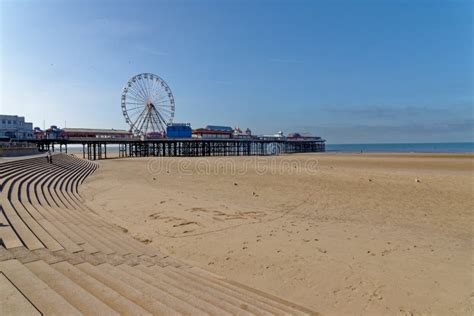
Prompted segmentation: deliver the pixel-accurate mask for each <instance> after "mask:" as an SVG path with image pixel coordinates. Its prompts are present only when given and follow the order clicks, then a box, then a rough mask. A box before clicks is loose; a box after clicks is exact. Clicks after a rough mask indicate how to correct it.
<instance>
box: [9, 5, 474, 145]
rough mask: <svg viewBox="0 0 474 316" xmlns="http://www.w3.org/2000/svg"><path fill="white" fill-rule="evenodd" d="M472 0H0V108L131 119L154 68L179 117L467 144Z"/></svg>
mask: <svg viewBox="0 0 474 316" xmlns="http://www.w3.org/2000/svg"><path fill="white" fill-rule="evenodd" d="M473 10H474V6H473V2H472V1H434V0H433V1H416V0H410V1H408V0H407V1H401V0H391V1H390V0H389V1H382V0H381V1H357V0H352V1H338V0H336V1H316V0H315V1H243V0H242V1H237V0H235V1H230V0H223V1H204V0H199V1H198V0H192V1H191V0H188V1H66V0H63V1H50V0H45V1H39V0H38V1H20V0H18V1H5V0H1V1H0V19H1V22H0V36H1V43H0V44H1V51H0V53H1V55H0V57H1V62H0V67H1V77H0V89H1V90H0V94H1V99H0V102H1V103H0V107H1V108H0V113H2V114H18V115H23V116H26V118H27V120H29V121H32V122H33V123H34V125H35V126H40V127H42V126H43V121H45V122H46V126H49V125H51V124H56V125H59V126H62V127H63V126H64V122H65V121H67V123H66V124H67V126H68V127H97V128H127V125H126V124H125V121H124V118H123V116H122V113H121V109H120V95H121V89H122V87H123V85H124V84H125V83H126V82H127V80H128V79H129V78H130V77H132V76H133V75H135V74H138V73H142V72H151V73H155V74H157V75H159V76H161V77H162V78H163V79H164V80H165V81H166V82H167V83H168V84H169V86H170V87H171V89H172V91H173V94H174V96H175V100H176V119H175V122H190V123H192V125H193V127H202V126H203V125H206V124H214V125H217V124H218V125H230V126H240V127H241V128H247V127H250V128H251V129H252V131H253V132H254V133H274V132H276V131H278V130H283V131H284V132H285V133H288V132H293V131H299V132H305V133H311V134H315V135H319V136H323V137H324V138H326V139H327V140H328V142H330V143H365V142H442V141H448V142H450V141H472V140H473V139H474V135H473V126H474V117H473V106H474V93H473V83H474V80H473V73H474V62H473V38H474V31H473V30H474V27H473Z"/></svg>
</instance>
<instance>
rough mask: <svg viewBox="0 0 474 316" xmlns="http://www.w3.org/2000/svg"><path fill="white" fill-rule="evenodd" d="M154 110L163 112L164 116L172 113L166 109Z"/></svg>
mask: <svg viewBox="0 0 474 316" xmlns="http://www.w3.org/2000/svg"><path fill="white" fill-rule="evenodd" d="M156 110H157V111H158V112H163V113H165V114H167V115H171V113H172V112H171V111H170V110H168V109H156Z"/></svg>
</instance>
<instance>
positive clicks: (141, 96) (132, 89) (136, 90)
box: [129, 85, 146, 102]
mask: <svg viewBox="0 0 474 316" xmlns="http://www.w3.org/2000/svg"><path fill="white" fill-rule="evenodd" d="M129 90H130V93H131V94H132V95H133V96H134V97H135V98H136V99H138V100H139V101H142V102H146V96H145V95H144V94H143V93H142V92H141V91H140V89H139V87H138V86H136V85H132V86H131V87H129Z"/></svg>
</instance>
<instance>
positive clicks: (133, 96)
mask: <svg viewBox="0 0 474 316" xmlns="http://www.w3.org/2000/svg"><path fill="white" fill-rule="evenodd" d="M125 99H130V100H132V101H136V102H140V103H143V104H144V103H146V100H145V99H143V97H141V96H140V95H135V94H130V95H129V96H127V97H125Z"/></svg>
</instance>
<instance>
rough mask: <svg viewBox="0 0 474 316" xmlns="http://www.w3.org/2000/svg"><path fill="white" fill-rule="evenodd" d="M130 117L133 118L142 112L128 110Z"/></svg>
mask: <svg viewBox="0 0 474 316" xmlns="http://www.w3.org/2000/svg"><path fill="white" fill-rule="evenodd" d="M128 111H129V115H130V116H135V115H140V113H141V112H142V111H143V110H142V108H136V109H133V110H128Z"/></svg>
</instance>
